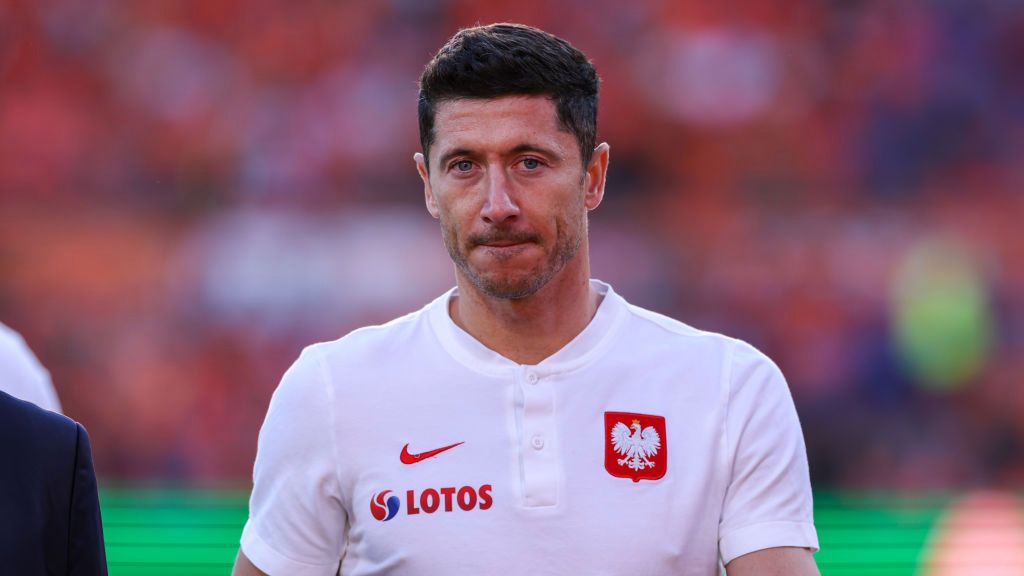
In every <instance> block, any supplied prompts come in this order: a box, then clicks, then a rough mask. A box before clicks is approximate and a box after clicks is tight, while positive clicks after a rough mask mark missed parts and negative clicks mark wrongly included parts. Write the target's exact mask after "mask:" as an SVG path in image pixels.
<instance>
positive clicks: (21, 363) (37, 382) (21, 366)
mask: <svg viewBox="0 0 1024 576" xmlns="http://www.w3.org/2000/svg"><path fill="white" fill-rule="evenodd" d="M0 390H2V391H4V392H7V393H8V394H10V395H11V396H14V397H15V398H21V399H22V400H27V401H29V402H31V403H33V404H35V405H36V406H39V407H40V408H46V409H47V410H49V411H51V412H56V413H58V414H60V413H61V409H60V401H59V400H58V399H57V392H56V391H55V390H54V389H53V382H51V381H50V373H49V372H47V371H46V368H43V365H42V364H40V363H39V360H37V359H36V357H35V355H34V354H32V351H31V350H29V348H28V345H26V344H25V340H24V339H23V338H22V337H21V335H19V334H18V333H17V332H15V331H14V330H11V329H10V328H8V327H7V326H5V325H4V324H3V323H0Z"/></svg>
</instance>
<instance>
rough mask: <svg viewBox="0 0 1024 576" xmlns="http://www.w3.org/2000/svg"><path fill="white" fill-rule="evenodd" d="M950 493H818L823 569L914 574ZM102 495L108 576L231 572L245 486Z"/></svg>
mask: <svg viewBox="0 0 1024 576" xmlns="http://www.w3.org/2000/svg"><path fill="white" fill-rule="evenodd" d="M952 500H953V497H952V496H939V497H917V496H912V497H907V496H888V495H882V496H865V495H847V494H840V493H833V492H819V493H817V494H816V495H815V520H816V523H817V528H818V537H819V539H820V541H821V548H822V550H821V552H819V553H818V554H817V556H816V558H817V561H818V566H819V567H820V568H821V573H822V576H914V575H915V574H917V572H918V566H919V564H920V563H921V561H922V560H923V558H924V554H925V549H926V545H927V542H928V541H929V539H930V535H931V533H932V530H933V528H935V526H936V523H937V520H938V519H939V517H940V516H941V515H942V513H943V511H944V510H945V509H946V508H947V506H948V505H949V504H950V502H951V501H952ZM100 501H101V505H102V508H103V510H102V513H103V525H104V534H105V537H106V545H107V562H108V564H109V568H110V574H111V576H158V575H159V576H207V575H209V576H214V575H217V576H222V575H225V574H229V573H230V572H231V565H232V563H233V562H234V558H235V554H236V553H237V551H238V539H239V537H240V536H241V533H242V526H243V525H244V524H245V519H246V516H247V504H248V493H247V492H245V491H226V490H140V489H118V490H115V489H106V490H102V491H101V493H100Z"/></svg>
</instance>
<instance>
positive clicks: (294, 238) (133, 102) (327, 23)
mask: <svg viewBox="0 0 1024 576" xmlns="http://www.w3.org/2000/svg"><path fill="white" fill-rule="evenodd" d="M504 20H509V21H520V22H524V23H527V24H532V25H536V26H539V27H541V28H544V29H545V30H548V31H550V32H552V33H554V34H557V35H560V36H562V37H564V38H566V39H568V40H569V41H571V42H572V43H573V44H575V45H576V46H577V47H579V48H580V49H582V50H583V51H584V52H586V53H587V54H588V55H589V56H590V57H591V58H592V59H593V61H594V63H595V64H596V66H597V68H598V71H599V72H600V74H601V76H602V78H603V84H602V94H601V106H600V116H599V122H598V133H599V140H603V141H607V142H609V143H610V145H611V157H612V160H611V166H610V174H609V183H608V191H607V195H606V199H605V203H604V205H603V206H602V207H601V208H600V209H599V210H597V211H596V212H594V213H593V216H592V218H593V222H592V226H591V242H592V246H593V247H592V251H591V252H592V257H593V269H594V273H595V275H596V276H597V277H599V278H602V279H604V280H607V281H610V282H611V283H612V284H613V285H615V286H616V289H617V290H618V291H619V292H620V293H622V294H624V295H625V296H626V297H627V298H628V299H630V300H631V301H633V302H635V303H637V304H639V305H642V306H645V307H648V308H651V309H654V310H656V311H659V312H662V313H665V314H668V315H671V316H674V317H676V318H678V319H681V320H683V321H684V322H687V323H689V324H692V325H694V326H696V327H698V328H702V329H707V330H714V331H722V332H725V333H727V334H730V335H733V336H737V337H740V338H743V339H745V340H748V341H750V342H751V343H753V344H755V345H756V346H758V347H760V348H761V349H762V350H764V351H765V352H766V353H767V354H769V355H770V356H771V357H773V358H774V359H775V360H776V361H777V362H778V363H779V365H780V366H781V368H782V369H783V371H784V372H785V373H786V375H787V377H788V379H789V383H790V386H791V388H792V390H793V394H794V397H795V400H796V402H797V406H798V410H799V412H800V415H801V419H802V422H803V427H804V433H805V436H806V437H807V443H808V450H809V453H810V462H811V469H812V479H813V481H814V484H815V486H816V487H817V488H820V487H835V488H843V489H850V488H852V489H878V488H886V489H914V490H934V489H950V488H970V487H992V488H1020V487H1021V486H1024V394H1022V384H1024V382H1022V378H1024V376H1022V375H1024V233H1022V232H1021V228H1022V225H1021V220H1022V218H1024V194H1022V191H1024V163H1022V162H1021V158H1022V157H1024V129H1022V128H1024V7H1022V6H1021V4H1019V3H1017V2H1006V1H998V0H990V1H980V0H979V1H970V0H961V1H953V0H945V1H941V2H911V1H902V0H897V1H888V0H876V1H859V2H840V1H832V2H820V1H819V2H813V1H809V0H756V1H745V2H731V1H726V2H723V1H721V0H694V1H688V2H669V1H664V0H636V1H634V2H630V3H628V4H624V3H621V2H613V1H610V0H589V1H586V2H584V1H581V0H561V1H559V2H554V3H551V2H540V1H526V0H516V1H514V2H512V1H500V2H471V1H468V0H449V1H439V2H419V1H416V0H391V1H389V2H355V1H330V2H329V1H315V2H298V3H297V2H285V1H280V0H273V1H272V0H256V1H245V2H242V1H240V0H206V1H203V2H198V1H196V2H185V1H170V0H160V1H147V2H131V1H125V0H122V1H115V0H93V1H87V0H40V1H36V2H31V3H12V2H3V3H0V321H2V322H4V323H6V324H8V325H10V326H11V327H12V328H14V329H16V330H18V331H19V332H21V333H22V334H23V335H24V337H25V339H26V340H27V342H28V343H29V345H30V346H31V347H32V348H33V350H34V351H35V352H36V354H37V355H38V356H39V358H40V359H41V361H42V362H43V364H44V365H45V366H47V367H48V368H49V370H50V371H51V373H52V376H53V380H54V383H55V386H56V388H57V391H58V393H59V395H60V398H61V402H62V404H63V406H64V410H65V412H66V414H68V415H69V416H71V417H73V418H75V419H77V420H80V421H81V422H82V423H83V424H84V425H85V426H86V427H87V428H88V429H89V431H90V434H91V436H92V439H93V447H94V451H95V460H96V465H97V469H98V473H99V475H100V476H101V478H105V479H109V480H116V481H125V482H134V483H139V482H159V483H173V484H184V485H221V484H230V485H242V484H244V483H245V482H246V481H247V479H248V478H249V477H250V474H251V467H252V462H253V457H254V455H255V447H256V434H257V431H258V429H259V426H260V423H261V422H262V418H263V416H264V414H265V411H266V407H267V403H268V401H269V398H270V394H271V393H272V391H273V389H274V387H275V386H276V384H277V381H278V379H279V378H280V376H281V374H282V373H283V372H284V370H285V368H286V367H287V366H288V365H289V364H290V363H291V361H292V360H293V359H294V358H296V357H297V355H298V353H299V351H300V350H301V348H302V347H303V346H305V345H306V344H309V343H311V342H314V341H317V340H325V339H334V338H338V337H340V336H342V335H344V334H345V333H346V332H347V331H349V330H351V329H354V328H356V327H358V326H361V325H365V324H368V323H379V322H383V321H387V320H389V319H391V318H392V317H394V316H397V315H400V314H403V313H406V312H408V311H411V310H414V309H416V308H419V307H420V306H421V305H423V304H424V303H426V302H427V301H429V300H430V299H431V298H433V297H434V296H436V295H437V294H439V293H440V292H441V291H443V290H444V289H446V288H447V287H448V286H449V285H451V284H452V282H453V277H452V271H451V264H450V262H449V261H448V259H447V255H446V253H445V252H444V249H443V247H442V244H441V241H440V235H439V233H438V230H437V228H436V224H435V223H434V221H433V220H432V219H431V218H430V217H429V215H428V214H427V213H426V211H425V210H424V208H423V205H422V191H421V186H420V184H419V181H418V178H417V176H416V173H415V170H414V166H413V162H412V155H413V153H415V152H417V151H418V148H419V144H418V136H417V131H416V130H417V128H416V126H417V125H416V118H415V98H416V80H417V78H418V76H419V73H420V70H421V69H422V67H423V65H424V64H425V63H426V61H427V60H428V59H429V57H430V56H431V55H432V54H433V52H434V51H435V50H436V49H437V48H438V47H440V45H441V44H442V43H443V42H444V41H445V40H446V39H447V38H448V37H449V36H450V35H451V34H452V33H453V32H454V31H455V30H457V29H458V28H459V27H460V26H467V25H472V24H474V23H477V22H481V23H488V22H492V21H504Z"/></svg>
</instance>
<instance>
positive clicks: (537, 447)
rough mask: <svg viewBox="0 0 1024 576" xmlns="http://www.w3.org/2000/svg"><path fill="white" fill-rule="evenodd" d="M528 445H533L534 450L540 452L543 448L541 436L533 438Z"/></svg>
mask: <svg viewBox="0 0 1024 576" xmlns="http://www.w3.org/2000/svg"><path fill="white" fill-rule="evenodd" d="M530 444H531V445H533V449H534V450H541V449H543V448H544V438H543V437H542V436H534V437H533V440H531V441H530Z"/></svg>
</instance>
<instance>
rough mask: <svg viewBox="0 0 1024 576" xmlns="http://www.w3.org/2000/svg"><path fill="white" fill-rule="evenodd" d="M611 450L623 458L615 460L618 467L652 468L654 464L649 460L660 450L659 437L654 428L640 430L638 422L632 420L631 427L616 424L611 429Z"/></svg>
mask: <svg viewBox="0 0 1024 576" xmlns="http://www.w3.org/2000/svg"><path fill="white" fill-rule="evenodd" d="M612 448H614V449H615V452H616V453H618V454H620V455H622V456H623V457H622V458H619V459H618V460H617V462H618V464H619V466H628V467H629V469H630V470H644V469H645V468H653V467H654V466H655V463H654V462H651V460H650V459H651V458H653V457H654V456H655V455H656V454H657V453H658V450H660V449H661V436H660V435H659V434H658V431H657V430H655V429H654V426H648V427H646V428H644V429H643V430H641V429H640V421H639V420H633V424H632V426H626V425H625V424H624V423H623V422H618V423H616V424H615V426H614V427H613V428H612Z"/></svg>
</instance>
